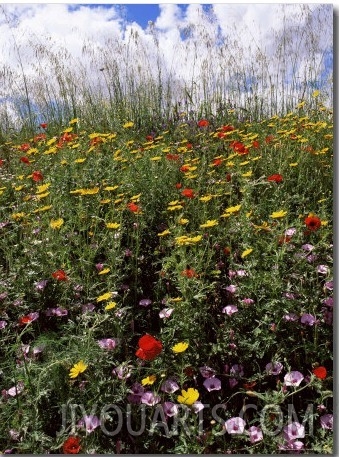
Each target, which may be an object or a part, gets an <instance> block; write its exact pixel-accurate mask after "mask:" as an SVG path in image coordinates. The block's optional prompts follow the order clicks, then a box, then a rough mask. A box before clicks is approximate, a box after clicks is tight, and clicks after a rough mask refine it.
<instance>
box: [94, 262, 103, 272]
mask: <svg viewBox="0 0 339 457" xmlns="http://www.w3.org/2000/svg"><path fill="white" fill-rule="evenodd" d="M95 268H96V269H97V271H101V270H103V268H104V264H103V263H97V264H96V265H95Z"/></svg>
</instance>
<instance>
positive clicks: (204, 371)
mask: <svg viewBox="0 0 339 457" xmlns="http://www.w3.org/2000/svg"><path fill="white" fill-rule="evenodd" d="M199 371H200V373H201V376H202V377H203V378H212V377H213V376H214V375H215V370H213V368H210V367H208V366H207V365H204V366H203V367H200V368H199Z"/></svg>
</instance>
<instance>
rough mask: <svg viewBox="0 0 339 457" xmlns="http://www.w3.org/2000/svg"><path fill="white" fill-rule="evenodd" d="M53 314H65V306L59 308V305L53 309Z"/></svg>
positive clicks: (60, 315) (66, 312)
mask: <svg viewBox="0 0 339 457" xmlns="http://www.w3.org/2000/svg"><path fill="white" fill-rule="evenodd" d="M54 312H55V315H56V316H59V317H62V316H67V314H68V311H67V309H65V308H60V307H59V306H58V307H57V308H55V309H54Z"/></svg>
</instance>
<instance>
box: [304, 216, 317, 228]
mask: <svg viewBox="0 0 339 457" xmlns="http://www.w3.org/2000/svg"><path fill="white" fill-rule="evenodd" d="M304 222H305V224H306V225H307V228H308V230H309V231H311V232H315V231H316V230H318V229H319V228H320V226H321V220H320V219H319V217H318V216H313V215H311V216H308V217H306V218H305V221H304Z"/></svg>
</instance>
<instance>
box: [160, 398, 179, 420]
mask: <svg viewBox="0 0 339 457" xmlns="http://www.w3.org/2000/svg"><path fill="white" fill-rule="evenodd" d="M162 406H163V410H164V413H165V416H167V417H173V416H176V415H177V414H178V411H179V410H178V406H177V405H176V404H175V403H172V402H171V401H165V403H163V405H162Z"/></svg>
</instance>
